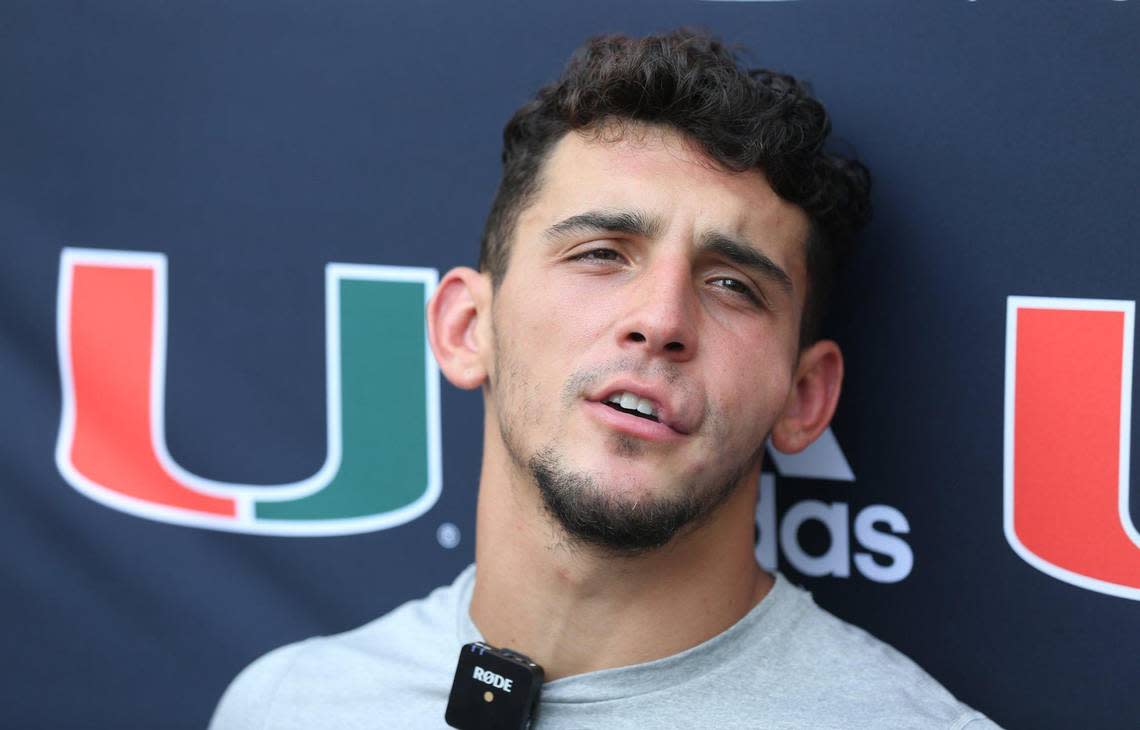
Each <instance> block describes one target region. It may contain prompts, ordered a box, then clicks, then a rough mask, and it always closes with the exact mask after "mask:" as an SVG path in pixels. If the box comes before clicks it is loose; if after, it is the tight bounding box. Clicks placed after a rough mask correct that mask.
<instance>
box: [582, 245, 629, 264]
mask: <svg viewBox="0 0 1140 730" xmlns="http://www.w3.org/2000/svg"><path fill="white" fill-rule="evenodd" d="M570 260H571V261H587V262H589V261H620V260H621V254H619V253H618V252H617V251H615V250H613V249H612V248H591V249H589V250H588V251H582V252H581V253H576V254H574V255H573V256H571V257H570Z"/></svg>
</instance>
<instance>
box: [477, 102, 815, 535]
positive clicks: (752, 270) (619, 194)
mask: <svg viewBox="0 0 1140 730" xmlns="http://www.w3.org/2000/svg"><path fill="white" fill-rule="evenodd" d="M608 131H613V130H612V129H611V130H608ZM807 232H808V221H807V218H806V216H805V215H804V214H803V212H802V211H801V210H800V209H798V208H797V207H795V206H793V205H791V204H790V203H787V202H785V201H783V200H782V199H780V198H779V197H778V196H777V195H776V194H775V193H774V192H773V191H772V189H771V188H770V187H769V185H768V184H767V182H766V181H765V180H764V177H763V175H762V174H760V173H759V172H758V171H748V172H743V173H730V172H725V171H723V170H721V169H720V168H719V167H717V166H716V165H715V163H714V162H712V161H711V160H710V159H708V158H707V157H705V156H704V155H703V154H701V153H700V152H699V151H698V150H697V148H696V147H695V146H694V145H692V144H691V143H690V141H689V140H687V139H686V138H685V137H683V136H682V135H680V134H678V133H676V132H673V131H670V130H666V129H662V128H658V127H650V126H644V125H636V124H631V125H629V126H628V127H627V128H626V129H625V130H624V131H623V133H621V134H606V133H603V134H600V135H593V134H591V135H582V134H578V133H570V134H568V135H567V136H566V137H565V138H563V139H562V140H561V141H560V142H559V143H558V144H557V145H556V147H555V148H554V149H553V150H552V153H551V156H550V158H549V159H548V160H547V162H546V165H545V167H544V170H543V174H542V179H541V187H540V190H539V193H538V195H537V197H536V199H535V200H534V201H533V202H532V204H531V205H530V207H528V208H527V209H525V210H524V211H523V212H522V214H521V215H520V217H519V220H518V224H517V228H516V231H515V237H514V239H513V241H512V243H511V253H510V263H509V266H508V268H507V273H506V275H505V277H504V278H503V280H502V282H501V284H500V286H499V288H498V290H497V291H496V292H495V294H494V297H493V307H492V313H493V316H492V327H493V337H492V343H493V357H492V361H491V363H490V367H489V372H490V383H489V387H488V399H487V408H488V415H489V416H491V418H492V419H493V420H497V422H498V424H499V433H498V434H493V433H489V434H488V435H487V436H488V438H494V437H495V436H496V435H497V436H499V437H501V438H502V440H503V443H504V446H505V448H506V451H507V453H508V454H509V455H510V458H511V460H512V462H513V465H512V466H513V468H515V469H516V470H517V471H518V472H519V473H523V474H526V475H527V476H529V477H530V478H531V479H533V480H534V482H535V483H536V484H537V485H538V487H539V489H540V492H541V493H542V496H543V499H544V503H545V505H546V507H547V509H548V511H549V512H550V513H551V514H552V515H553V516H554V517H555V518H556V520H557V521H558V522H559V523H560V524H561V526H562V527H563V528H564V530H565V531H566V532H567V534H568V535H569V536H570V538H571V539H577V540H580V541H583V542H586V543H589V544H595V545H600V546H604V547H608V548H612V549H616V550H621V551H630V552H635V551H638V550H643V549H646V548H651V547H655V546H658V545H661V544H664V543H665V542H667V541H668V540H669V538H670V537H672V536H673V535H674V534H675V533H677V532H678V531H679V530H681V529H682V528H683V527H684V526H685V525H686V524H693V523H695V522H697V521H699V520H700V518H701V517H703V516H705V515H707V514H708V513H710V512H711V511H712V510H713V509H714V508H715V507H716V506H717V505H718V504H720V503H721V502H722V501H723V499H724V498H725V497H726V496H727V495H728V494H729V493H730V492H731V491H732V490H733V489H734V488H735V487H736V486H737V485H738V484H741V483H743V482H744V481H745V480H749V479H755V478H756V473H757V471H758V470H759V468H760V460H761V457H762V454H763V444H764V440H765V437H766V435H767V434H768V432H769V431H770V430H771V428H772V426H773V424H774V423H775V422H776V420H777V419H778V417H779V415H780V414H781V412H782V410H783V408H784V406H785V403H786V402H787V399H788V395H789V392H790V389H791V387H792V382H793V375H794V372H795V367H796V360H797V353H798V349H797V348H798V333H799V325H800V316H801V314H802V309H803V303H804V293H805V286H806V269H805V262H804V251H803V248H804V241H805V240H806V237H807ZM613 401H618V402H616V403H615V402H613ZM646 416H648V417H646Z"/></svg>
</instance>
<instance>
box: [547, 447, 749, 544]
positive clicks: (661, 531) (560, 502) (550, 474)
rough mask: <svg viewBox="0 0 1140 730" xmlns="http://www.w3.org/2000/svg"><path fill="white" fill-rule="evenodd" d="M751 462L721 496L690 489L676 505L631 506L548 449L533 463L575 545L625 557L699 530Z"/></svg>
mask: <svg viewBox="0 0 1140 730" xmlns="http://www.w3.org/2000/svg"><path fill="white" fill-rule="evenodd" d="M750 464H751V461H750V462H749V463H748V464H745V465H744V468H742V469H740V470H739V471H738V472H737V473H735V474H733V475H731V476H730V477H729V478H728V479H727V480H726V481H725V483H724V484H722V485H721V486H720V487H719V488H718V489H715V490H702V489H700V488H695V487H694V488H690V489H688V490H686V492H685V493H684V494H683V495H681V496H679V497H675V498H672V499H654V500H649V501H643V502H638V503H636V504H628V503H625V502H622V501H620V500H616V499H614V498H613V497H612V496H611V495H609V494H607V493H606V490H605V489H604V488H602V487H600V486H598V484H597V483H596V482H595V481H594V480H593V479H592V478H591V477H589V476H587V475H585V474H579V473H575V472H571V471H569V470H567V469H566V468H565V467H564V466H563V465H562V463H561V461H560V460H559V458H558V456H557V455H556V454H555V453H554V450H553V449H551V448H549V447H547V448H546V449H543V450H542V451H539V452H538V453H537V454H535V455H534V456H532V457H531V458H530V460H529V462H528V463H527V466H528V468H529V469H530V472H531V475H532V476H533V477H534V481H535V483H536V484H537V485H538V492H539V494H541V495H542V502H543V506H544V507H545V508H546V511H547V513H548V514H550V516H551V517H553V518H554V519H555V520H556V521H557V522H558V524H559V525H560V526H561V527H562V529H563V530H564V531H565V532H566V534H567V536H569V538H570V539H571V541H573V542H576V543H579V544H582V545H589V546H592V547H597V548H602V549H604V550H608V551H611V552H614V553H619V554H622V555H625V556H635V555H640V554H642V553H646V552H648V551H650V550H653V549H655V548H659V547H661V546H662V545H665V544H666V543H667V542H669V541H670V540H672V539H673V537H674V536H675V535H677V534H678V533H679V532H680V531H681V530H682V529H683V528H686V527H689V528H691V527H695V526H697V525H699V524H700V523H701V522H702V521H703V520H704V519H705V518H706V517H708V515H709V514H711V513H712V512H713V510H714V509H716V507H717V506H719V505H720V504H721V503H722V502H724V500H725V499H727V498H728V496H729V495H730V494H732V492H733V490H734V489H735V488H736V485H737V483H738V482H739V481H740V479H741V478H742V477H743V475H744V472H745V471H746V470H747V467H748V466H750Z"/></svg>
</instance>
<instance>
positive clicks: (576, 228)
mask: <svg viewBox="0 0 1140 730" xmlns="http://www.w3.org/2000/svg"><path fill="white" fill-rule="evenodd" d="M661 229H662V224H661V221H660V219H658V218H654V217H653V216H649V215H645V214H644V213H641V212H640V211H636V210H590V211H586V212H585V213H579V214H578V215H572V216H570V217H569V218H566V219H565V220H561V221H558V222H557V223H555V224H554V225H552V226H550V227H549V228H547V229H546V231H545V232H544V234H543V235H544V236H545V237H546V239H547V240H554V239H557V238H561V237H562V236H565V235H567V234H569V233H589V232H594V231H608V232H610V233H626V234H630V235H634V236H644V237H645V238H654V237H656V236H657V235H658V234H659V233H660V232H661Z"/></svg>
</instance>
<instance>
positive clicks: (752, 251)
mask: <svg viewBox="0 0 1140 730" xmlns="http://www.w3.org/2000/svg"><path fill="white" fill-rule="evenodd" d="M699 248H700V250H701V251H702V252H704V253H711V254H717V255H719V256H723V257H724V258H726V259H728V260H729V261H731V262H732V263H734V264H736V265H737V266H740V267H742V268H745V269H748V270H749V271H751V272H753V273H754V274H756V275H757V276H759V277H760V278H762V279H767V280H769V281H772V282H775V283H776V284H778V285H779V286H780V288H781V289H783V290H784V293H786V294H787V295H788V296H791V295H792V293H793V289H794V287H793V286H792V277H791V276H789V275H788V272H786V271H784V270H783V269H782V268H781V267H780V265H779V264H777V263H776V262H775V261H773V260H772V259H771V258H769V257H768V256H766V255H765V254H763V253H761V252H760V251H759V250H758V249H757V248H756V247H755V246H751V245H749V244H747V243H744V242H742V241H737V240H735V239H733V238H730V237H728V236H726V235H724V234H722V233H715V232H712V233H706V234H705V235H703V236H701V242H700V247H699Z"/></svg>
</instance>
